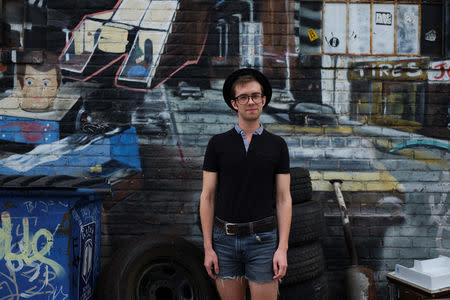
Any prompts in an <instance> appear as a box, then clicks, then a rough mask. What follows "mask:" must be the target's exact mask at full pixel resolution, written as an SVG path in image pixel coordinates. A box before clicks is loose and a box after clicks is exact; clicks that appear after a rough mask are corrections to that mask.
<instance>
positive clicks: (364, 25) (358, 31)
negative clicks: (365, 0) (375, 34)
mask: <svg viewBox="0 0 450 300" xmlns="http://www.w3.org/2000/svg"><path fill="white" fill-rule="evenodd" d="M348 13H349V16H348V17H349V19H348V22H349V25H348V26H349V32H348V52H349V53H354V54H363V53H370V4H360V3H358V4H355V3H352V4H349V6H348Z"/></svg>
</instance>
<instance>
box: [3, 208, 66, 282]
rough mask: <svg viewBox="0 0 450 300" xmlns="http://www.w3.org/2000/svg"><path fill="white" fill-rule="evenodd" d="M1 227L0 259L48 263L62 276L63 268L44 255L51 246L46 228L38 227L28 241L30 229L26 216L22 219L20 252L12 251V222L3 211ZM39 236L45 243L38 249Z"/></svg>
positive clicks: (50, 235) (40, 242)
mask: <svg viewBox="0 0 450 300" xmlns="http://www.w3.org/2000/svg"><path fill="white" fill-rule="evenodd" d="M1 220H2V227H1V228H0V259H3V258H4V259H5V260H7V261H18V262H20V261H23V262H24V263H26V264H30V263H32V262H34V261H38V262H41V263H44V264H47V265H49V266H50V267H51V268H52V269H53V270H54V271H55V274H56V275H57V276H64V274H65V270H64V268H63V267H62V266H61V265H59V264H58V263H57V262H55V261H54V260H52V259H49V258H47V257H45V255H46V254H47V253H48V252H49V251H50V249H51V248H52V246H53V235H52V233H51V232H50V231H48V230H47V229H44V228H42V229H39V230H38V231H37V232H36V233H35V234H34V236H33V237H32V238H31V239H32V240H31V242H30V231H29V222H28V218H23V219H22V228H23V238H22V241H21V242H22V248H21V251H20V252H16V253H12V252H11V244H12V235H11V232H12V224H11V216H10V214H9V213H8V212H7V211H5V212H3V213H2V215H1ZM40 237H44V238H45V240H46V241H45V245H44V246H43V247H42V248H41V250H38V242H39V245H41V244H42V240H41V241H39V238H40Z"/></svg>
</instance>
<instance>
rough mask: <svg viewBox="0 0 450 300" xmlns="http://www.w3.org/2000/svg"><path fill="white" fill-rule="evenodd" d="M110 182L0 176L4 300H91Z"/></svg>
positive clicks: (0, 276) (0, 283)
mask: <svg viewBox="0 0 450 300" xmlns="http://www.w3.org/2000/svg"><path fill="white" fill-rule="evenodd" d="M108 194H110V186H109V184H108V183H107V181H106V180H105V179H85V178H76V177H71V176H65V175H62V176H40V175H36V176H22V175H9V176H5V175H0V213H1V226H0V299H33V300H34V299H55V300H56V299H61V300H62V299H82V300H86V299H92V298H93V293H94V288H95V282H96V279H97V277H98V275H99V273H100V236H101V210H102V208H101V205H102V199H103V198H105V197H106V196H108Z"/></svg>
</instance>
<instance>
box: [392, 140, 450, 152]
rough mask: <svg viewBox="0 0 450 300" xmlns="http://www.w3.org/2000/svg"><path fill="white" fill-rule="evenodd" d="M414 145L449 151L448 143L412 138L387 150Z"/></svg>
mask: <svg viewBox="0 0 450 300" xmlns="http://www.w3.org/2000/svg"><path fill="white" fill-rule="evenodd" d="M414 147H426V148H436V149H440V150H445V151H450V145H449V144H444V143H441V142H438V141H434V140H412V141H408V142H405V143H400V144H398V145H396V146H395V147H393V148H392V149H391V150H389V152H396V151H399V150H402V149H405V148H414Z"/></svg>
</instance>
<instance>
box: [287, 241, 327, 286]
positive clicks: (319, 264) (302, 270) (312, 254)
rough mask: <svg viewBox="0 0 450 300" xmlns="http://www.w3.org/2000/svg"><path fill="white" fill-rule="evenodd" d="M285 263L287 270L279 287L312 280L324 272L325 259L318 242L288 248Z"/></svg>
mask: <svg viewBox="0 0 450 300" xmlns="http://www.w3.org/2000/svg"><path fill="white" fill-rule="evenodd" d="M287 261H288V269H287V272H286V276H285V277H284V278H283V279H282V281H281V286H288V285H292V284H295V283H299V282H302V281H306V280H310V279H314V278H316V277H318V276H320V275H322V274H323V273H324V271H325V259H324V256H323V249H322V244H321V243H320V241H315V242H312V243H309V244H305V245H303V246H301V247H294V248H289V249H288V253H287Z"/></svg>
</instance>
